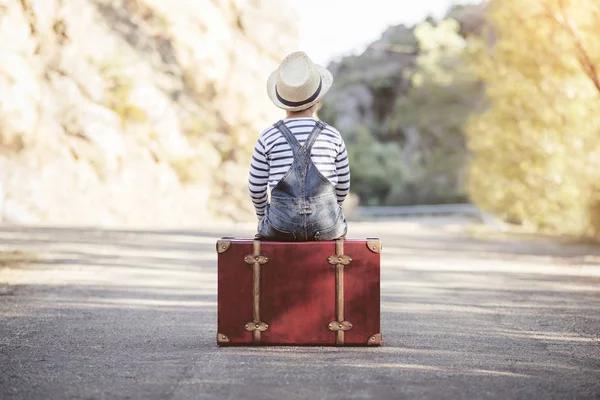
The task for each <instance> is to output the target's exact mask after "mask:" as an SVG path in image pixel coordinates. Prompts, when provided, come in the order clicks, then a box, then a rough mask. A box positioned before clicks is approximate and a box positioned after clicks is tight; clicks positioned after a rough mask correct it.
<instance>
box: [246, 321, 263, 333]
mask: <svg viewBox="0 0 600 400" xmlns="http://www.w3.org/2000/svg"><path fill="white" fill-rule="evenodd" d="M245 328H246V330H247V331H248V332H252V331H260V332H264V331H266V330H267V329H269V325H267V324H265V323H264V322H254V321H253V322H248V323H247V324H246V326H245Z"/></svg>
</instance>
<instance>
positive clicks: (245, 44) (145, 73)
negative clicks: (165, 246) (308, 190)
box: [0, 0, 297, 226]
mask: <svg viewBox="0 0 600 400" xmlns="http://www.w3.org/2000/svg"><path fill="white" fill-rule="evenodd" d="M273 16H277V18H274V17H273ZM294 21H295V16H294V14H293V13H292V12H291V10H289V9H288V8H287V7H286V6H285V4H284V1H280V0H177V1H167V0H69V1H63V0H0V49H1V52H0V217H1V218H0V220H2V219H3V220H5V221H7V220H8V221H10V220H16V221H20V222H27V221H31V222H42V223H51V224H93V225H190V226H193V225H197V224H201V223H202V222H203V221H206V220H207V218H209V217H213V216H216V217H222V218H235V219H243V218H245V217H246V216H248V215H251V209H250V206H251V205H250V203H249V201H248V199H247V198H246V190H245V184H246V183H245V181H246V177H247V166H248V163H249V154H250V149H251V147H252V145H253V144H254V141H255V139H256V137H257V135H258V133H259V132H260V130H261V129H263V128H264V125H265V123H267V122H270V121H271V120H273V119H274V118H275V117H276V116H277V115H278V114H277V110H276V109H274V107H273V106H272V105H271V104H270V103H269V101H268V98H267V96H266V95H265V93H264V92H265V90H264V82H265V79H266V78H267V76H268V73H269V72H270V71H272V70H273V69H275V68H276V66H277V64H278V62H279V61H280V60H281V59H282V58H283V56H284V55H285V54H286V53H288V52H289V51H292V50H294V49H295V44H296V38H297V33H296V32H295V31H294V29H290V26H293V25H294Z"/></svg>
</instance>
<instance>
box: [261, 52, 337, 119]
mask: <svg viewBox="0 0 600 400" xmlns="http://www.w3.org/2000/svg"><path fill="white" fill-rule="evenodd" d="M332 84H333V76H332V75H331V72H329V71H328V70H327V68H325V67H322V66H320V65H317V64H314V63H313V62H312V61H311V59H310V58H308V56H307V55H306V53H304V52H303V51H296V52H294V53H291V54H289V55H288V56H287V57H286V58H285V59H284V60H283V61H282V62H281V65H280V66H279V68H277V70H276V71H274V72H273V73H272V74H271V75H270V76H269V80H268V81H267V93H268V94H269V98H270V99H271V101H272V102H273V103H274V104H275V105H276V106H277V107H279V108H282V109H284V110H289V111H301V110H305V109H307V108H309V107H310V106H312V105H313V104H315V103H316V102H318V101H319V100H321V98H322V97H323V96H324V95H325V93H327V91H328V90H329V89H330V88H331V85H332Z"/></svg>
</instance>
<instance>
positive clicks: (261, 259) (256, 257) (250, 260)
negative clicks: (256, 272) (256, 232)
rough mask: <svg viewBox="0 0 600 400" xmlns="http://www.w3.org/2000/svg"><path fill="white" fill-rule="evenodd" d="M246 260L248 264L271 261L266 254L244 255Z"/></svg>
mask: <svg viewBox="0 0 600 400" xmlns="http://www.w3.org/2000/svg"><path fill="white" fill-rule="evenodd" d="M244 261H246V264H250V265H254V264H256V263H258V264H261V265H262V264H266V263H267V261H269V259H268V258H267V257H265V256H260V255H254V254H248V255H247V256H246V257H244Z"/></svg>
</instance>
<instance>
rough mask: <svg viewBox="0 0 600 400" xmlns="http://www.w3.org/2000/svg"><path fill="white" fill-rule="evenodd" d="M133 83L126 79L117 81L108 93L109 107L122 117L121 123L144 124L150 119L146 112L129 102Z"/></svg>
mask: <svg viewBox="0 0 600 400" xmlns="http://www.w3.org/2000/svg"><path fill="white" fill-rule="evenodd" d="M131 88H132V86H131V82H129V81H128V80H126V79H115V80H114V82H113V85H112V86H111V87H110V89H109V91H108V99H107V106H108V107H109V108H110V109H112V110H113V111H114V112H116V113H117V114H118V115H119V116H120V117H121V122H122V123H125V122H137V123H144V122H146V121H147V119H148V117H147V115H146V112H145V111H144V110H142V109H141V108H140V107H138V106H136V105H135V104H131V102H130V101H129V94H130V93H131Z"/></svg>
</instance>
